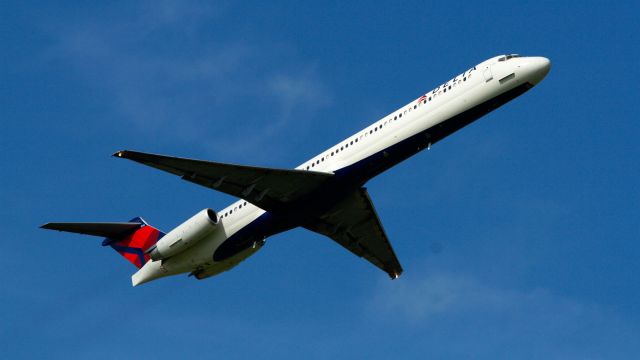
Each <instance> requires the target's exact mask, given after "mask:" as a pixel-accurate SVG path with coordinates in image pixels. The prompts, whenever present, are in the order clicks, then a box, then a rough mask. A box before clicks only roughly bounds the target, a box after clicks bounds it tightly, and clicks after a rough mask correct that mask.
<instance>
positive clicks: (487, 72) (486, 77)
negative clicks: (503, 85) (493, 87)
mask: <svg viewBox="0 0 640 360" xmlns="http://www.w3.org/2000/svg"><path fill="white" fill-rule="evenodd" d="M491 79H493V74H492V73H491V66H490V65H487V68H486V69H484V82H489V80H491Z"/></svg>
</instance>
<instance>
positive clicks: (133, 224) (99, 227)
mask: <svg viewBox="0 0 640 360" xmlns="http://www.w3.org/2000/svg"><path fill="white" fill-rule="evenodd" d="M41 228H43V229H50V230H58V231H67V232H74V233H79V234H86V235H94V236H102V237H106V239H104V241H102V246H111V247H112V248H113V249H114V250H115V251H117V252H118V253H120V255H122V256H123V257H124V258H125V259H127V260H129V262H131V263H132V264H133V265H135V266H136V267H137V268H141V267H143V266H144V264H146V263H147V261H149V259H150V257H149V255H148V254H146V253H145V252H146V251H147V250H148V249H149V248H150V247H152V246H153V245H155V243H156V242H158V240H160V239H161V238H162V237H163V236H164V235H165V234H164V233H163V232H162V231H160V230H158V229H156V228H154V227H153V226H151V225H149V224H147V222H146V221H144V219H142V218H140V217H136V218H134V219H131V221H129V222H121V223H47V224H44V225H42V226H41Z"/></svg>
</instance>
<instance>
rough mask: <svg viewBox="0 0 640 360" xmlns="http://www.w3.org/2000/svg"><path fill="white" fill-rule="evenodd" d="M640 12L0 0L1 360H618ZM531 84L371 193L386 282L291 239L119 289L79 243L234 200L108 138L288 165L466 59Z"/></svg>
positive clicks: (629, 305) (633, 254) (116, 268)
mask: <svg viewBox="0 0 640 360" xmlns="http://www.w3.org/2000/svg"><path fill="white" fill-rule="evenodd" d="M638 10H640V9H638V4H635V3H633V2H619V3H611V4H605V3H602V2H595V1H575V2H571V1H561V2H558V1H550V2H531V3H530V4H525V3H518V2H513V1H490V2H487V1H478V2H464V3H460V4H455V3H450V2H446V1H439V2H403V3H402V4H401V3H400V2H335V3H329V2H326V3H324V2H322V3H320V2H307V3H301V2H290V3H289V2H270V4H269V5H265V3H264V2H241V3H240V2H238V3H234V2H220V3H214V2H204V1H203V2H195V1H186V2H178V1H175V2H174V1H147V2H130V1H123V2H107V3H100V4H95V3H92V2H89V3H87V2H79V3H73V2H57V3H53V2H52V3H50V4H41V3H39V2H28V1H19V2H7V1H3V2H0V44H1V46H2V51H1V53H2V55H1V56H0V64H1V66H0V94H1V96H0V121H1V123H2V125H3V127H2V131H1V132H0V140H1V142H0V161H1V165H2V176H0V185H1V186H0V201H1V203H2V205H3V206H2V207H0V228H1V229H2V230H3V233H4V234H3V235H4V236H3V240H2V241H0V263H1V264H2V265H3V267H4V270H3V271H2V272H0V282H1V283H2V290H1V291H0V305H1V306H0V352H2V354H3V356H6V357H7V358H16V359H18V358H34V357H46V358H65V359H66V358H89V357H90V358H98V359H100V358H105V359H113V358H133V357H139V356H141V355H152V356H154V357H156V358H176V357H180V358H182V357H186V356H190V357H196V356H197V357H205V356H210V357H220V358H225V359H235V358H239V359H242V358H249V357H279V358H292V359H298V358H301V357H303V358H319V359H326V358H329V357H331V358H354V357H365V356H366V357H367V358H372V359H376V358H380V359H386V358H390V357H393V358H425V357H431V358H439V359H443V358H478V359H495V358H524V359H527V358H532V359H533V358H536V359H538V358H545V359H572V358H579V359H584V358H593V359H599V358H601V359H625V358H634V357H635V356H637V354H638V352H640V325H638V324H640V312H639V311H638V304H640V287H639V286H638V277H639V275H640V265H638V259H640V242H639V240H640V225H639V220H640V219H639V218H640V216H639V208H638V205H639V204H640V191H639V188H638V178H639V175H640V168H639V166H638V159H639V158H640V150H639V147H638V145H637V138H638V135H640V134H639V133H640V131H639V130H640V125H638V115H637V114H638V110H640V109H638V106H639V101H638V80H639V76H638V75H639V69H638V65H637V59H638V58H639V57H640V51H639V50H638V46H637V44H638V43H639V42H640V39H639V38H638V37H639V36H638V35H639V31H638V27H637V16H636V14H637V13H638ZM501 53H521V54H530V55H543V56H547V57H549V58H550V59H551V61H552V64H553V65H552V70H551V73H550V74H549V76H548V77H547V79H546V80H544V81H543V82H542V83H541V84H540V85H539V86H538V87H536V88H535V89H533V90H532V91H530V92H529V93H527V94H525V95H524V96H522V97H521V98H518V99H516V100H515V101H513V102H512V103H509V104H507V105H506V106H504V107H503V108H500V109H499V110H497V111H496V112H494V113H492V114H490V115H488V116H486V117H485V118H482V119H481V120H480V121H478V122H477V123H475V124H473V125H472V126H470V127H468V128H465V129H463V130H462V131H460V132H458V133H456V134H454V135H453V136H452V137H450V138H448V139H446V140H444V141H442V142H441V143H439V144H437V145H436V146H434V147H433V149H432V150H431V151H429V152H424V153H421V154H419V155H417V156H415V157H414V158H411V159H410V160H408V161H406V162H405V163H403V164H401V165H399V166H398V167H396V168H394V169H393V170H391V171H390V172H388V173H385V174H383V175H382V176H380V177H378V178H376V179H374V180H373V181H371V182H370V183H369V184H368V188H369V191H370V194H371V196H372V198H373V200H374V202H375V204H376V206H377V210H378V213H379V215H380V216H381V218H382V220H383V222H384V225H385V228H386V230H387V232H388V235H389V237H390V239H391V240H392V243H393V245H394V248H395V250H396V252H397V254H398V257H399V258H400V260H401V263H402V264H403V266H404V269H405V273H404V275H403V276H402V277H401V278H400V279H399V280H397V281H393V282H392V281H389V280H388V278H387V276H386V274H384V273H383V272H380V271H379V270H377V269H376V268H374V267H373V266H370V265H369V264H368V263H366V262H364V261H362V260H359V259H357V258H355V257H354V256H352V255H351V254H349V253H347V252H345V251H344V250H342V249H341V248H340V247H339V246H337V245H336V244H334V243H333V242H332V241H331V240H328V239H325V238H323V237H321V236H319V235H316V234H312V233H310V232H307V231H305V230H301V229H297V230H294V231H291V232H288V233H286V234H281V235H278V236H276V237H273V238H271V239H269V240H268V241H267V245H266V246H265V247H264V248H263V250H262V251H261V252H259V253H258V254H257V255H255V256H254V257H252V258H250V259H249V260H247V261H246V262H244V263H243V264H241V265H240V266H238V267H237V268H235V269H234V270H233V271H230V272H228V273H225V274H223V275H221V276H218V277H215V278H212V279H208V280H206V281H195V280H193V279H188V278H186V277H182V276H180V277H173V278H168V279H163V280H160V281H157V282H153V283H150V284H146V285H144V286H141V287H137V288H132V287H131V285H130V276H131V274H132V273H133V271H134V270H135V269H134V268H133V267H132V266H131V265H130V264H129V263H127V262H125V261H124V260H122V259H121V258H120V257H119V256H118V255H117V254H116V253H115V252H112V251H110V249H104V248H102V247H100V245H99V243H100V239H97V238H90V237H81V236H75V235H70V234H69V235H66V234H61V233H55V232H46V231H43V230H40V229H38V226H39V225H40V224H42V223H45V222H47V221H55V220H57V221H74V220H77V221H123V220H125V221H126V220H128V219H130V218H132V217H134V216H138V215H140V216H143V217H145V219H147V220H148V221H149V222H150V223H152V224H154V225H156V226H158V227H159V228H161V229H165V230H168V229H171V228H172V227H174V226H176V225H178V224H179V223H180V222H182V221H183V220H185V219H187V218H188V217H189V216H191V215H192V214H194V213H195V212H197V211H199V210H200V209H202V208H204V207H212V208H214V209H216V208H217V209H220V208H222V207H224V206H225V205H226V204H227V203H229V202H230V201H232V200H233V199H232V198H230V197H228V196H226V195H222V194H218V193H215V192H213V191H211V190H208V189H204V188H201V187H197V186H194V185H192V184H189V183H186V182H182V181H180V180H179V179H177V178H175V177H172V176H170V175H168V174H164V173H161V172H159V171H156V170H153V169H150V168H146V167H143V166H140V165H137V164H134V163H132V162H128V161H122V160H117V159H115V158H112V157H111V156H110V154H112V153H113V152H114V151H116V150H120V149H133V150H140V151H147V152H156V153H164V154H172V155H176V156H185V157H194V158H202V159H210V160H215V161H221V162H234V163H243V164H250V165H260V166H271V167H285V168H287V167H293V166H295V165H297V164H299V163H301V162H302V161H304V160H305V159H307V158H309V157H310V156H312V155H314V154H316V153H318V152H320V151H321V150H323V149H325V148H326V147H328V146H330V145H332V144H334V143H335V142H336V141H338V140H339V139H342V138H344V137H346V136H348V135H349V134H351V133H354V132H355V131H357V130H359V129H361V128H363V127H364V126H366V125H368V124H369V123H371V122H373V121H375V120H377V119H378V118H380V117H381V116H383V115H386V114H387V113H389V112H391V111H392V110H394V109H396V108H397V107H399V106H401V105H403V104H405V103H406V102H408V101H409V100H411V99H413V98H416V97H418V96H419V95H420V94H422V93H424V92H426V91H428V90H430V89H432V88H433V87H435V86H437V85H439V84H440V83H442V82H444V81H446V80H447V79H449V78H451V77H452V76H453V75H456V74H458V73H460V72H462V71H464V70H466V69H468V68H469V67H470V66H473V65H474V64H476V63H478V62H480V61H482V60H484V59H486V58H489V57H491V56H494V55H497V54H501Z"/></svg>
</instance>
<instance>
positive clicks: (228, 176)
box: [113, 150, 333, 211]
mask: <svg viewBox="0 0 640 360" xmlns="http://www.w3.org/2000/svg"><path fill="white" fill-rule="evenodd" d="M113 155H114V156H116V157H120V158H125V159H129V160H133V161H136V162H139V163H141V164H144V165H147V166H151V167H154V168H156V169H160V170H164V171H167V172H170V173H172V174H175V175H178V176H180V177H181V178H182V179H183V180H187V181H190V182H193V183H196V184H198V185H202V186H204V187H208V188H210V189H213V190H218V191H221V192H223V193H226V194H229V195H232V196H235V197H239V198H241V199H245V200H247V201H248V202H250V203H252V204H254V205H256V206H258V207H260V208H262V209H264V210H269V211H274V210H276V211H277V210H279V209H282V208H284V207H285V206H286V205H287V204H288V203H291V202H294V201H296V200H299V199H301V198H303V197H305V196H306V195H309V194H311V193H312V192H314V191H315V190H317V189H318V188H319V187H320V186H321V185H322V184H323V183H324V182H325V181H327V180H328V179H330V178H331V177H332V176H333V174H328V173H320V172H315V171H303V170H284V169H271V168H262V167H253V166H243V165H233V164H223V163H217V162H211V161H203V160H192V159H184V158H178V157H171V156H164V155H155V154H147V153H142V152H137V151H129V150H123V151H118V152H117V153H115V154H113Z"/></svg>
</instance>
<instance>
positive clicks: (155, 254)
mask: <svg viewBox="0 0 640 360" xmlns="http://www.w3.org/2000/svg"><path fill="white" fill-rule="evenodd" d="M217 225H218V214H216V212H215V211H213V210H211V209H204V210H202V211H200V212H199V213H197V214H195V215H194V216H193V217H192V218H190V219H189V220H187V221H185V222H183V223H182V224H180V225H179V226H178V227H176V228H175V229H173V230H171V231H170V232H169V233H168V234H166V235H165V236H163V237H162V239H160V240H158V242H157V243H156V244H155V245H154V246H152V247H151V248H150V249H149V250H147V251H146V252H147V254H149V256H150V257H151V259H152V260H154V261H156V260H164V259H167V258H169V257H171V256H173V255H175V254H178V253H180V252H182V251H184V250H186V249H188V248H190V247H191V246H193V245H195V244H196V243H197V242H198V241H200V240H202V239H203V238H204V237H206V236H207V235H209V234H211V233H213V231H214V230H215V229H216V226H217Z"/></svg>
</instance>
